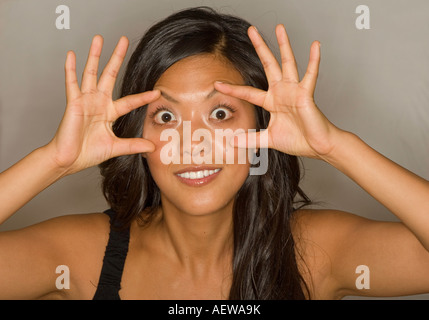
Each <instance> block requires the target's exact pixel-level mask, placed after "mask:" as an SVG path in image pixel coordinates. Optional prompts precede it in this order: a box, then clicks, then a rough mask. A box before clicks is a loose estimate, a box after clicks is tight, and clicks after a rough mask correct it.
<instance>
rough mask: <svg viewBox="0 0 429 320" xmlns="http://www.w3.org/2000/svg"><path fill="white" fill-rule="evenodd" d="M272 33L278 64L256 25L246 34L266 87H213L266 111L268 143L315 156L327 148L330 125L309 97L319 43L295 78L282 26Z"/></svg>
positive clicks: (292, 62) (300, 153)
mask: <svg viewBox="0 0 429 320" xmlns="http://www.w3.org/2000/svg"><path fill="white" fill-rule="evenodd" d="M276 34H277V40H278V43H279V46H280V53H281V58H282V67H280V66H279V64H278V63H277V61H276V59H275V57H274V56H273V54H272V52H271V51H270V49H269V48H268V47H267V45H266V44H265V43H264V41H263V39H262V38H261V37H260V35H259V34H258V33H257V31H256V29H254V28H249V37H250V39H251V40H252V42H253V45H254V47H255V49H256V52H257V53H258V55H259V58H260V59H261V62H262V64H263V66H264V69H265V73H266V75H267V79H268V84H269V88H268V91H263V90H259V89H256V88H252V87H247V86H233V85H227V84H217V88H218V90H219V91H222V92H223V93H225V94H229V95H232V96H235V97H237V98H240V99H244V100H246V101H248V102H250V103H252V104H254V105H258V106H261V107H263V108H264V109H265V110H267V111H269V112H270V114H271V119H270V123H269V125H268V128H267V131H266V132H265V133H264V134H267V135H268V147H270V148H273V149H276V150H279V151H282V152H285V153H289V154H293V155H300V156H308V157H318V156H320V155H323V154H325V153H327V152H329V150H330V148H331V146H330V143H329V135H330V131H331V129H333V128H334V127H333V125H332V124H331V123H330V122H329V121H328V120H327V119H326V117H325V116H324V115H323V114H322V113H321V112H320V110H319V109H318V108H317V106H316V105H315V103H314V100H313V95H314V89H315V86H316V80H317V74H318V67H319V61H320V50H319V45H318V43H317V42H315V43H313V45H312V47H311V50H310V61H309V65H308V68H307V72H306V74H305V76H304V77H303V79H302V80H301V81H299V77H298V72H297V68H296V63H295V58H294V56H293V53H292V49H291V47H290V44H289V40H288V38H287V34H286V31H285V29H284V27H283V26H280V25H279V26H277V29H276Z"/></svg>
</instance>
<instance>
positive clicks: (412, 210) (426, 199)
mask: <svg viewBox="0 0 429 320" xmlns="http://www.w3.org/2000/svg"><path fill="white" fill-rule="evenodd" d="M336 140H337V142H336V143H335V145H336V147H335V148H334V150H333V151H332V153H331V154H330V155H329V156H328V157H326V158H325V159H324V160H325V161H327V162H328V163H330V164H331V165H333V166H334V167H336V168H337V169H339V170H340V171H341V172H343V173H344V174H346V175H347V176H348V177H349V178H351V179H352V180H353V181H355V182H356V183H357V184H358V185H359V186H361V187H362V188H363V189H364V190H366V191H367V192H368V193H369V194H370V195H371V196H373V197H374V198H375V199H376V200H378V201H379V202H380V203H382V204H383V205H384V206H385V207H386V208H388V209H389V210H390V211H391V212H392V213H393V214H395V215H396V216H397V217H398V218H399V219H400V220H401V221H402V222H403V223H404V224H405V225H406V226H407V227H408V228H409V229H410V230H411V231H412V232H413V233H414V234H415V235H416V237H417V238H418V239H419V240H420V241H421V243H422V244H423V245H424V246H425V247H426V249H428V250H429V181H427V180H425V179H423V178H421V177H419V176H417V175H415V174H414V173H412V172H410V171H408V170H406V169H404V168H403V167H401V166H399V165H398V164H396V163H394V162H393V161H391V160H389V159H387V158H386V157H384V156H383V155H381V154H380V153H378V152H377V151H375V150H374V149H372V148H371V147H369V146H368V145H367V144H365V143H364V142H363V141H362V140H361V139H360V138H359V137H357V136H356V135H353V134H351V133H346V132H341V133H340V134H338V136H337V139H336Z"/></svg>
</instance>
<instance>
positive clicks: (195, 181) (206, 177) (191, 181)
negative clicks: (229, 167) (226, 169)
mask: <svg viewBox="0 0 429 320" xmlns="http://www.w3.org/2000/svg"><path fill="white" fill-rule="evenodd" d="M221 170H222V169H221V168H199V167H192V168H185V169H183V170H180V171H178V172H176V173H175V175H176V177H178V178H179V181H180V182H182V183H184V184H187V185H189V186H202V185H205V184H208V183H209V182H211V181H213V179H215V178H216V177H217V176H218V175H219V173H220V171H221Z"/></svg>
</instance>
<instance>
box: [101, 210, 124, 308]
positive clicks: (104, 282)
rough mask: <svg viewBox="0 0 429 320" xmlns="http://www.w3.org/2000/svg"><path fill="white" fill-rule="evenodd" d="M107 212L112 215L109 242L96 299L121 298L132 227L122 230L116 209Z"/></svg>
mask: <svg viewBox="0 0 429 320" xmlns="http://www.w3.org/2000/svg"><path fill="white" fill-rule="evenodd" d="M104 213H106V214H107V215H108V216H109V217H110V233H109V242H108V243H107V246H106V251H105V253H104V259H103V267H102V268H101V274H100V280H99V281H98V286H97V291H96V292H95V295H94V298H93V299H94V300H120V299H121V298H120V297H119V290H120V289H121V279H122V272H123V270H124V264H125V259H126V257H127V253H128V244H129V242H130V229H129V228H127V229H126V230H123V231H120V230H118V229H116V228H117V227H119V225H118V224H117V222H116V221H115V219H114V217H115V214H116V213H115V211H113V210H111V209H109V210H106V211H105V212H104Z"/></svg>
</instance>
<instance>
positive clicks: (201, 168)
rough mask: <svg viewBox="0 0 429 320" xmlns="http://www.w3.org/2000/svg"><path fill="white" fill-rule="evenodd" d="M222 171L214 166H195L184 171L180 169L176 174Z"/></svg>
mask: <svg viewBox="0 0 429 320" xmlns="http://www.w3.org/2000/svg"><path fill="white" fill-rule="evenodd" d="M216 169H221V168H217V167H213V166H193V167H187V168H184V169H180V170H179V171H176V172H175V173H174V174H176V175H177V174H181V173H185V172H196V171H203V170H216Z"/></svg>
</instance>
